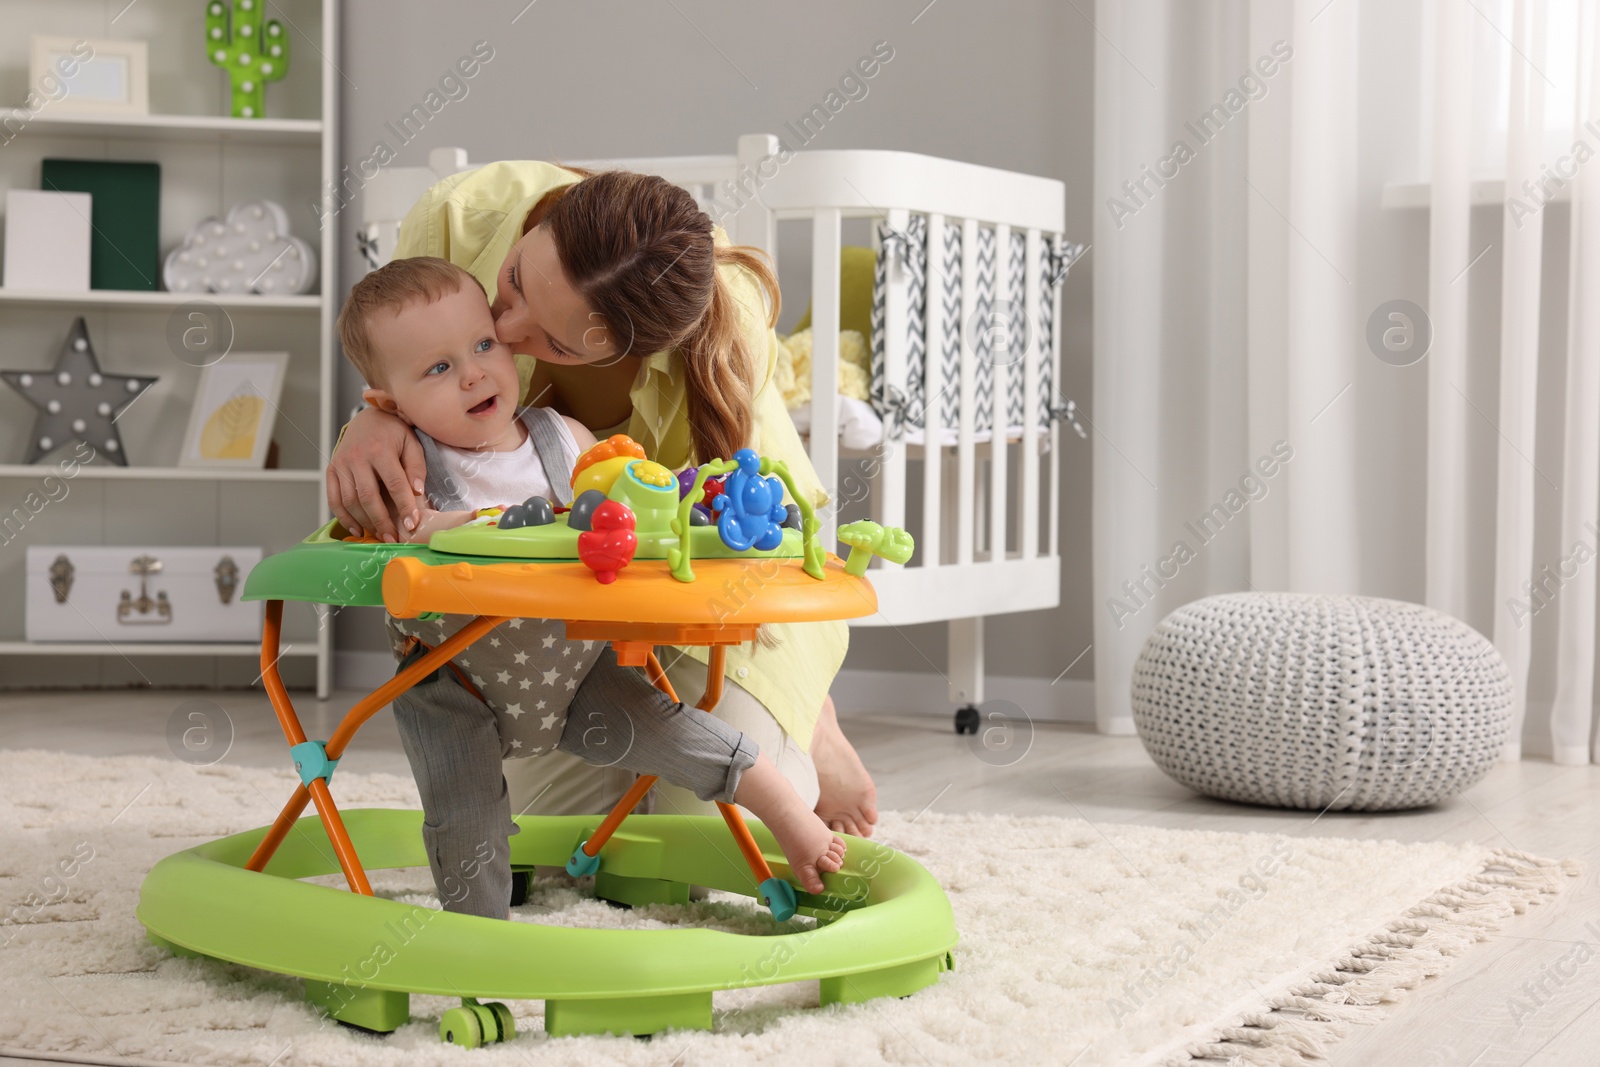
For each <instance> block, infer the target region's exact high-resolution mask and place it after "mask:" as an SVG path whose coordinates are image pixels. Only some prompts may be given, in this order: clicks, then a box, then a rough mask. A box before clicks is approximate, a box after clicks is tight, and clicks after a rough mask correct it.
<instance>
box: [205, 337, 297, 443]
mask: <svg viewBox="0 0 1600 1067" xmlns="http://www.w3.org/2000/svg"><path fill="white" fill-rule="evenodd" d="M288 367H289V353H287V352H230V353H228V354H227V355H226V356H224V357H223V358H222V359H219V360H217V361H216V362H215V363H210V364H207V365H206V366H205V367H203V368H201V370H200V386H199V388H197V389H196V390H195V397H194V405H193V407H191V408H190V409H189V426H188V429H187V430H186V431H185V432H184V435H183V452H182V453H181V454H180V455H179V457H178V466H180V467H223V468H227V467H235V468H240V469H245V470H261V469H262V468H263V466H264V465H265V463H266V459H267V450H268V448H269V447H270V446H271V444H272V430H273V426H274V425H275V423H276V421H277V415H278V401H279V400H280V399H281V398H282V396H283V381H284V378H285V376H286V374H287V372H288Z"/></svg>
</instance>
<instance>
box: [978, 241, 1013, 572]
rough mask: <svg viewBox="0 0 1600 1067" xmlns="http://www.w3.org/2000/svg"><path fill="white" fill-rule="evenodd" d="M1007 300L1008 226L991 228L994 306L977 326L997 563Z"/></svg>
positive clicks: (1003, 488)
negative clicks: (986, 384) (985, 383)
mask: <svg viewBox="0 0 1600 1067" xmlns="http://www.w3.org/2000/svg"><path fill="white" fill-rule="evenodd" d="M1010 299H1011V227H1010V226H1006V225H998V226H996V227H995V228H994V305H993V307H992V308H991V309H990V315H989V321H987V322H980V323H978V328H979V329H982V330H987V331H988V332H989V361H990V363H991V365H992V370H993V374H992V375H991V380H990V384H992V385H993V386H994V388H993V390H992V391H991V393H990V397H989V398H990V400H991V401H992V405H991V415H990V419H989V425H990V427H991V428H992V433H991V436H990V438H989V559H990V560H993V561H996V562H1000V561H1004V560H1005V558H1006V508H1007V507H1008V506H1010V503H1011V492H1010V488H1009V486H1008V485H1007V483H1008V481H1009V478H1008V477H1007V474H1008V470H1007V468H1008V465H1009V461H1010V458H1011V457H1010V450H1009V449H1008V448H1007V446H1006V431H1007V430H1008V429H1009V427H1008V426H1007V422H1008V421H1009V419H1008V418H1007V408H1008V407H1009V406H1010V389H1011V361H1012V360H1013V359H1015V358H1016V357H1015V354H1014V353H1013V352H1012V345H1011V319H1012V316H1013V315H1015V314H1016V309H1014V308H1012V307H1010V306H1009V304H1008V303H1007V301H1009V300H1010Z"/></svg>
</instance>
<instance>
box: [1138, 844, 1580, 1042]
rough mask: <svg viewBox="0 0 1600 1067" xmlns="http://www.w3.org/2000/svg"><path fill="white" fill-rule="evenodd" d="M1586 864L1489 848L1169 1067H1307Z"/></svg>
mask: <svg viewBox="0 0 1600 1067" xmlns="http://www.w3.org/2000/svg"><path fill="white" fill-rule="evenodd" d="M1582 870H1583V867H1582V864H1580V863H1578V862H1576V861H1575V860H1570V859H1569V860H1550V859H1544V858H1542V857H1539V856H1530V855H1529V854H1528V853H1526V852H1521V851H1518V850H1516V849H1509V848H1502V849H1495V850H1494V851H1492V852H1490V853H1489V855H1488V856H1486V857H1485V858H1484V862H1483V867H1482V869H1480V870H1479V871H1478V872H1477V873H1476V874H1472V875H1468V876H1467V877H1466V878H1463V879H1462V880H1461V881H1459V882H1456V883H1454V884H1452V885H1448V886H1445V887H1443V888H1442V889H1440V890H1438V891H1437V892H1435V893H1433V894H1432V895H1431V896H1429V897H1427V898H1426V899H1425V900H1423V901H1422V902H1421V903H1419V904H1417V905H1415V906H1414V907H1412V908H1409V909H1407V911H1406V912H1405V913H1404V914H1403V915H1401V916H1400V918H1398V919H1395V920H1394V921H1393V922H1390V923H1388V924H1387V925H1386V926H1385V927H1384V928H1383V929H1382V930H1379V931H1378V932H1377V933H1375V934H1373V935H1372V936H1371V937H1369V938H1367V939H1366V940H1365V941H1362V942H1361V943H1359V944H1357V945H1353V946H1351V948H1350V949H1349V950H1348V951H1346V952H1345V953H1344V954H1343V955H1341V956H1339V957H1338V958H1337V959H1335V960H1334V961H1333V964H1332V966H1331V967H1330V968H1327V969H1322V970H1318V971H1315V972H1313V973H1311V974H1308V975H1307V976H1306V979H1305V980H1304V981H1302V982H1299V983H1296V984H1295V985H1292V986H1290V987H1289V988H1288V989H1287V990H1285V991H1284V992H1283V993H1280V994H1278V995H1275V996H1269V997H1267V998H1266V1007H1267V1009H1268V1010H1266V1011H1263V1012H1257V1013H1253V1014H1246V1015H1244V1016H1243V1017H1241V1018H1240V1019H1239V1021H1238V1022H1237V1023H1236V1024H1235V1025H1233V1026H1226V1027H1221V1028H1219V1029H1218V1030H1217V1031H1216V1032H1215V1033H1214V1034H1212V1035H1211V1036H1210V1037H1209V1038H1207V1039H1205V1040H1203V1041H1197V1042H1193V1043H1191V1044H1189V1045H1187V1046H1186V1047H1185V1048H1184V1049H1183V1051H1182V1052H1180V1053H1179V1054H1178V1055H1177V1056H1176V1057H1174V1058H1171V1059H1168V1060H1167V1061H1166V1065H1165V1067H1181V1065H1183V1064H1192V1063H1194V1062H1195V1061H1197V1060H1198V1061H1209V1062H1213V1063H1214V1062H1217V1061H1225V1062H1226V1063H1228V1064H1229V1065H1230V1067H1232V1065H1239V1067H1310V1065H1311V1063H1312V1061H1313V1060H1322V1059H1325V1058H1326V1057H1327V1053H1328V1049H1329V1048H1330V1047H1331V1046H1332V1045H1333V1044H1334V1043H1335V1042H1337V1041H1338V1040H1339V1039H1340V1038H1342V1037H1343V1036H1344V1035H1345V1034H1346V1033H1347V1032H1348V1030H1349V1025H1350V1024H1352V1023H1359V1024H1368V1025H1370V1024H1372V1023H1375V1022H1377V1021H1378V1020H1379V1019H1380V1018H1381V1017H1382V1015H1383V1012H1384V1010H1385V1009H1384V1008H1383V1005H1385V1004H1389V1003H1392V1002H1394V1001H1398V1000H1400V999H1401V998H1402V997H1403V996H1405V994H1406V992H1407V991H1408V990H1410V989H1414V988H1415V987H1416V986H1418V985H1420V984H1421V983H1422V982H1424V981H1426V980H1427V979H1429V978H1431V977H1433V976H1434V975H1437V974H1439V973H1441V972H1442V971H1444V970H1445V969H1447V968H1448V967H1449V966H1450V964H1451V962H1453V960H1454V958H1455V957H1456V956H1459V955H1460V954H1461V953H1462V952H1463V951H1464V950H1465V949H1466V948H1467V947H1468V946H1469V945H1471V944H1473V943H1474V942H1478V941H1483V940H1486V939H1487V938H1488V935H1489V933H1490V932H1492V931H1494V930H1496V929H1498V928H1499V925H1500V922H1501V920H1503V919H1505V918H1506V917H1508V916H1510V915H1521V914H1523V913H1524V912H1525V911H1527V910H1528V907H1529V906H1530V905H1532V904H1536V903H1538V902H1539V898H1540V897H1541V896H1548V895H1550V894H1554V893H1559V892H1560V891H1561V886H1562V881H1563V879H1564V878H1576V877H1578V875H1579V874H1580V873H1582Z"/></svg>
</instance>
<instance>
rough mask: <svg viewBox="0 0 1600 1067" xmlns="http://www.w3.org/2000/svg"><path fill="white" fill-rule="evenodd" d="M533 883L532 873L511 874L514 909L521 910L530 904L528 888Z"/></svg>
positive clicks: (516, 872)
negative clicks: (523, 906)
mask: <svg viewBox="0 0 1600 1067" xmlns="http://www.w3.org/2000/svg"><path fill="white" fill-rule="evenodd" d="M532 882H533V872H532V871H512V872H511V906H512V907H513V908H520V907H522V905H524V904H526V903H527V902H528V886H529V885H530V884H531V883H532Z"/></svg>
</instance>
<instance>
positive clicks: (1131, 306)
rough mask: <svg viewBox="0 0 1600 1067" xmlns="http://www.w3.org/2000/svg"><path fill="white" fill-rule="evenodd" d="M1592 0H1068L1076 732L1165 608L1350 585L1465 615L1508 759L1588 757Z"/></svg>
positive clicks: (1119, 680) (1596, 420) (1594, 411)
mask: <svg viewBox="0 0 1600 1067" xmlns="http://www.w3.org/2000/svg"><path fill="white" fill-rule="evenodd" d="M1597 8H1600V0H1474V2H1470V3H1469V2H1468V0H1435V2H1433V3H1428V4H1411V3H1407V4H1394V3H1391V2H1388V0H1295V2H1285V0H1213V2H1206V3H1189V2H1178V0H1171V2H1168V0H1099V3H1098V4H1097V7H1096V9H1095V12H1094V14H1095V31H1094V32H1095V33H1096V36H1097V50H1096V57H1095V62H1096V73H1095V79H1096V82H1095V94H1096V95H1095V145H1094V151H1095V203H1096V215H1095V224H1094V231H1095V241H1094V247H1093V249H1092V253H1091V254H1092V255H1093V256H1094V259H1093V261H1092V262H1093V265H1094V274H1095V305H1094V313H1095V321H1094V328H1095V339H1094V349H1095V368H1094V405H1093V410H1092V411H1091V412H1090V416H1091V417H1092V420H1093V423H1094V431H1095V433H1094V441H1095V459H1094V463H1095V479H1094V501H1093V524H1094V544H1093V552H1094V573H1095V598H1096V605H1095V609H1096V622H1095V649H1094V655H1095V678H1096V706H1097V716H1098V721H1099V725H1100V728H1101V729H1102V730H1104V731H1106V732H1111V733H1127V732H1131V730H1132V722H1131V711H1130V696H1129V678H1130V672H1131V668H1132V665H1133V661H1134V659H1135V658H1136V657H1137V655H1138V653H1139V649H1140V647H1141V646H1142V644H1143V642H1144V640H1145V638H1146V637H1147V636H1148V634H1149V633H1150V631H1151V630H1152V629H1153V628H1154V626H1155V625H1156V623H1157V622H1159V621H1160V619H1161V618H1162V617H1163V616H1164V615H1165V614H1166V613H1167V612H1168V611H1170V610H1172V609H1173V608H1175V607H1177V606H1179V605H1180V604H1183V603H1185V602H1187V601H1189V600H1193V599H1196V598H1198V597H1202V596H1207V595H1210V594H1213V593H1218V592H1226V591H1234V590H1248V589H1258V590H1295V591H1306V592H1328V593H1356V594H1364V595H1370V596H1386V597H1394V598H1397V599H1403V600H1413V601H1419V602H1425V603H1428V604H1430V605H1431V606H1433V607H1435V608H1438V609H1439V610H1441V611H1446V612H1449V613H1451V614H1453V615H1455V616H1457V617H1458V618H1461V619H1462V620H1464V621H1465V622H1467V623H1468V624H1470V625H1472V626H1473V627H1475V628H1476V629H1478V630H1479V631H1480V632H1482V633H1484V634H1485V635H1487V636H1489V637H1490V638H1492V639H1493V641H1494V642H1495V644H1496V646H1497V647H1498V648H1499V650H1500V652H1501V654H1502V655H1503V656H1504V657H1505V659H1506V661H1507V663H1508V664H1509V665H1510V667H1511V670H1512V672H1513V676H1514V678H1515V680H1516V691H1517V713H1518V716H1519V723H1520V725H1519V729H1518V730H1517V731H1516V733H1515V735H1514V740H1513V744H1512V745H1511V746H1510V747H1509V749H1508V751H1507V756H1508V757H1511V758H1515V757H1516V756H1518V755H1519V754H1521V753H1522V752H1523V751H1527V752H1528V753H1529V754H1533V755H1541V756H1551V757H1554V758H1555V759H1556V760H1558V761H1560V762H1567V763H1578V762H1589V761H1590V760H1591V759H1596V758H1597V757H1600V748H1597V745H1596V730H1595V720H1596V713H1595V706H1594V672H1595V651H1596V595H1595V588H1596V587H1595V582H1596V575H1597V572H1600V558H1597V556H1596V552H1597V550H1600V298H1596V296H1595V294H1597V293H1600V79H1597V78H1596V76H1595V73H1594V57H1595V55H1596V51H1597V48H1596V42H1597V34H1600V10H1597ZM1585 123H1591V124H1592V126H1593V129H1591V128H1590V126H1587V125H1585ZM1580 145H1581V147H1580ZM1591 156H1592V157H1594V158H1593V160H1592V162H1591V161H1590V157H1591ZM1424 346H1425V347H1424ZM1424 352H1425V355H1424V354H1423V353H1424Z"/></svg>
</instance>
